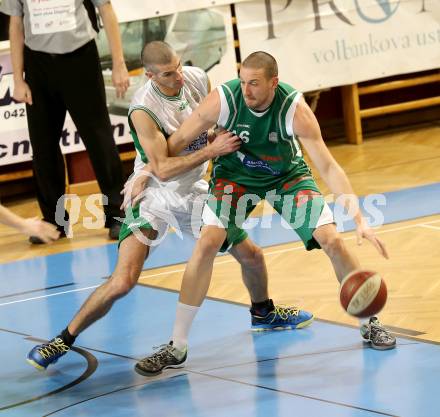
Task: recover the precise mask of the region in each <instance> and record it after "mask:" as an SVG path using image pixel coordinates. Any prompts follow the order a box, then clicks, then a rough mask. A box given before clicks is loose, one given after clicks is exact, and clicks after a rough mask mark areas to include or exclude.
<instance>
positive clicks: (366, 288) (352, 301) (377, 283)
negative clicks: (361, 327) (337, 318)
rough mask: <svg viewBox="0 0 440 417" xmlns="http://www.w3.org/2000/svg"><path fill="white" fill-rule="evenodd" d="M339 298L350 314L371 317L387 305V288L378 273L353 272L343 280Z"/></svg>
mask: <svg viewBox="0 0 440 417" xmlns="http://www.w3.org/2000/svg"><path fill="white" fill-rule="evenodd" d="M339 298H340V300H341V304H342V307H344V309H345V310H346V311H347V313H348V314H350V315H352V316H355V317H370V316H374V315H375V314H377V313H379V311H380V310H382V308H383V306H384V305H385V302H386V301H387V287H386V285H385V281H384V280H383V279H382V278H381V276H380V275H379V274H378V273H377V272H373V271H353V272H351V273H349V274H348V275H347V276H346V277H345V278H344V279H343V280H342V282H341V289H340V292H339Z"/></svg>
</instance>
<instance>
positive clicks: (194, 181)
mask: <svg viewBox="0 0 440 417" xmlns="http://www.w3.org/2000/svg"><path fill="white" fill-rule="evenodd" d="M142 61H143V64H144V67H145V69H146V75H147V77H148V78H149V80H148V81H147V83H146V84H145V85H144V86H143V87H141V88H140V89H139V90H138V91H137V92H136V94H135V96H134V98H133V100H132V103H131V106H130V109H129V124H130V128H131V133H132V136H133V140H134V143H135V147H136V151H137V157H136V161H135V169H134V171H135V173H134V179H133V180H132V181H131V182H130V184H135V186H139V184H141V186H142V187H143V186H144V185H145V178H148V187H147V188H146V190H145V192H143V193H142V198H141V199H140V201H139V203H138V204H129V205H128V207H127V208H126V218H125V221H124V224H123V226H122V228H121V233H120V236H119V242H120V246H119V257H118V263H117V265H116V268H115V271H114V272H113V274H112V276H111V277H110V279H109V280H108V281H106V282H105V283H104V284H102V285H101V286H100V287H98V288H97V289H96V290H95V291H94V292H93V293H92V294H91V295H90V296H89V298H88V299H87V300H86V302H85V303H84V304H83V306H82V307H81V309H80V310H79V312H78V313H77V314H76V315H75V317H74V318H73V320H72V321H71V322H70V323H69V325H68V326H67V327H66V328H65V329H64V330H63V331H62V332H61V333H60V334H59V335H58V336H56V337H55V338H53V339H52V340H51V341H50V342H48V343H44V344H42V345H37V346H35V347H34V348H33V349H32V350H31V351H30V352H29V354H28V357H27V360H28V362H29V363H31V364H32V365H33V366H35V367H36V368H38V369H46V368H47V366H48V365H50V364H52V363H54V362H56V361H57V360H58V359H59V358H60V357H61V356H63V355H64V354H65V353H67V352H68V351H69V350H70V347H71V346H72V344H73V343H74V341H75V338H76V337H77V336H78V335H79V334H80V333H81V332H82V331H83V330H85V329H86V328H87V327H88V326H90V325H91V324H92V323H94V322H95V321H97V320H98V319H100V318H101V317H103V316H104V315H105V314H106V313H107V312H108V311H109V310H110V308H111V307H112V305H113V303H114V302H115V301H116V300H118V299H119V298H121V297H123V296H124V295H126V294H127V293H128V292H129V291H130V290H131V289H132V288H133V287H134V286H135V285H136V283H137V281H138V279H139V276H140V273H141V270H142V266H143V264H144V261H145V259H146V258H147V256H148V255H149V253H150V251H151V250H152V249H153V248H155V247H156V246H157V245H158V244H159V243H160V242H161V241H162V239H163V237H164V236H165V235H166V233H167V231H168V228H169V226H170V225H171V226H173V227H174V228H175V229H176V231H177V232H178V233H180V232H184V233H187V234H190V235H191V236H194V237H197V234H198V232H199V230H200V228H201V212H202V208H203V205H204V202H205V197H204V195H206V194H207V192H208V184H207V183H206V181H204V180H203V176H204V175H205V173H206V168H207V163H208V162H207V161H208V160H209V159H212V158H214V157H217V156H221V155H225V154H228V153H231V152H234V151H236V150H237V149H238V148H239V146H240V143H241V141H240V140H239V138H237V137H236V136H232V135H231V134H223V135H220V136H218V137H217V138H216V139H215V140H214V141H213V143H212V144H210V145H208V146H207V137H208V134H207V132H203V133H202V134H201V135H200V136H199V137H198V138H197V139H196V140H195V141H194V142H192V143H191V144H190V145H189V146H188V148H187V149H185V150H184V151H183V152H182V153H181V155H180V156H177V157H168V148H167V142H166V139H167V137H168V136H170V135H171V134H172V133H174V132H175V131H176V130H177V129H178V128H179V126H180V124H182V123H183V121H184V120H185V119H187V118H188V117H189V116H190V115H191V113H192V111H193V110H194V109H195V108H196V107H197V106H198V104H199V103H200V102H201V101H202V99H203V98H204V97H205V96H206V95H207V94H208V93H209V81H208V78H207V75H206V74H205V73H204V71H202V70H201V69H199V68H192V67H183V68H182V66H181V64H180V59H179V57H178V56H177V55H176V53H175V52H174V51H173V50H172V49H171V47H170V46H169V45H167V44H166V43H164V42H158V41H156V42H151V43H149V44H147V45H146V46H145V48H144V50H143V52H142ZM150 173H152V175H151V176H150V175H149V174H150ZM142 174H145V175H142ZM137 180H139V181H137ZM129 192H130V190H129V191H128V193H129ZM222 249H223V250H226V249H229V251H230V253H231V255H232V256H234V257H235V258H236V259H237V260H238V262H239V263H240V265H241V267H242V275H243V281H244V283H245V285H246V287H247V289H248V290H249V293H250V297H251V301H252V307H251V314H252V316H253V317H258V319H259V323H260V324H259V326H260V327H261V329H264V330H270V329H273V328H285V329H292V328H301V327H305V326H307V325H309V324H310V323H311V322H312V321H313V315H312V314H311V313H308V312H305V311H303V310H299V309H297V308H295V307H280V306H274V304H273V302H272V300H271V299H269V296H268V290H267V270H266V265H265V262H264V258H263V254H262V251H261V249H260V248H259V247H258V246H256V245H255V244H254V243H252V242H251V241H250V239H249V238H248V237H247V234H246V233H245V232H244V231H243V230H241V229H238V228H236V229H234V228H232V230H231V232H230V233H229V234H228V236H227V239H226V241H225V244H224V245H223V248H222ZM182 289H183V288H182ZM196 311H197V308H196V307H193V306H189V305H185V304H180V303H179V304H178V306H177V312H176V325H175V327H174V330H173V341H172V343H170V344H169V345H167V346H166V348H165V349H164V351H163V355H168V356H169V357H170V358H171V359H173V363H168V365H170V366H169V367H171V366H178V365H180V364H181V363H183V362H184V361H185V360H186V344H187V340H186V339H185V337H186V336H184V335H187V334H188V331H187V327H189V326H190V325H191V322H192V319H193V317H194V315H195V314H196ZM173 343H174V344H175V346H176V348H175V347H174V346H173ZM150 365H154V364H150ZM161 370H162V367H159V368H158V369H157V373H159V372H160V371H161ZM137 371H138V372H139V371H140V373H142V370H138V369H137ZM154 371H155V369H153V370H152V369H151V366H150V367H149V369H148V375H151V372H154Z"/></svg>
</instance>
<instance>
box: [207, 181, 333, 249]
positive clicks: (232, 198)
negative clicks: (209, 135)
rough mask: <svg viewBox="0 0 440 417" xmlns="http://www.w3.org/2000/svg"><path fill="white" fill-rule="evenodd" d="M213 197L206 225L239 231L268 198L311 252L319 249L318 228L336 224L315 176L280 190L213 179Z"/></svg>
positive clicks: (289, 182) (288, 183) (211, 197)
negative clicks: (250, 186)
mask: <svg viewBox="0 0 440 417" xmlns="http://www.w3.org/2000/svg"><path fill="white" fill-rule="evenodd" d="M209 191H210V197H209V198H208V201H207V203H206V207H205V210H204V211H203V222H204V224H206V225H209V224H211V225H218V226H222V227H225V228H226V229H227V230H229V229H230V228H232V229H234V228H239V229H241V228H242V226H243V222H244V221H245V220H246V219H247V218H248V216H249V215H250V213H251V212H252V210H253V209H254V208H255V206H256V205H257V204H258V203H259V202H260V201H261V200H263V199H265V200H266V201H267V202H268V203H269V204H271V205H272V207H273V208H274V209H275V210H276V211H277V212H278V213H279V214H280V215H281V217H282V218H283V219H284V220H285V221H286V222H287V223H288V224H289V226H290V227H291V228H292V229H293V230H294V231H295V232H296V233H297V234H298V236H299V237H300V238H301V240H302V241H303V243H304V246H305V247H306V249H307V250H311V249H315V248H317V249H319V248H320V246H319V243H318V242H317V241H316V240H315V239H314V237H313V232H314V231H315V229H316V227H318V226H320V225H323V224H329V223H334V220H333V215H332V213H331V210H330V208H329V207H328V205H327V203H326V202H325V200H324V197H323V195H322V194H321V192H320V191H319V188H318V186H317V185H316V183H315V181H314V180H313V178H312V177H311V176H303V177H299V178H296V179H292V180H290V181H287V182H285V183H282V184H280V185H279V186H278V187H277V188H276V189H274V190H271V191H268V190H263V189H255V188H252V189H250V188H247V187H243V186H242V185H240V184H237V183H235V182H232V181H229V180H227V179H224V178H213V179H212V180H211V183H210V190H209Z"/></svg>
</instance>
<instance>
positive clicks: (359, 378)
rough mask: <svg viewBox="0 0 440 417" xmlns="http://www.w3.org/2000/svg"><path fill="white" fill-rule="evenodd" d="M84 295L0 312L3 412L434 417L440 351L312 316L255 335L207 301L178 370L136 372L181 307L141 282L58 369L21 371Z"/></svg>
mask: <svg viewBox="0 0 440 417" xmlns="http://www.w3.org/2000/svg"><path fill="white" fill-rule="evenodd" d="M93 282H94V283H96V284H99V282H100V281H99V280H96V279H95V280H94V281H92V282H89V284H93ZM90 291H92V290H91V289H89V290H84V291H77V292H69V293H65V294H60V295H56V296H53V297H49V298H45V299H34V300H29V301H26V302H21V303H15V304H8V305H3V306H1V307H0V308H1V309H2V314H1V316H0V328H1V330H0V337H1V341H2V343H1V344H0V354H1V357H2V358H4V361H3V363H2V378H1V381H0V412H2V413H4V415H7V416H20V417H22V416H45V415H57V416H96V415H111V416H161V415H166V416H184V417H186V416H188V417H189V416H191V417H192V416H200V417H201V416H209V417H211V416H219V417H220V416H222V417H225V416H231V415H232V416H243V417H246V416H257V417H258V416H262V417H263V416H267V415H271V416H293V415H307V416H338V417H339V416H378V415H379V416H380V415H385V416H388V415H393V416H417V417H422V416H423V417H428V416H432V417H437V416H438V410H440V398H439V396H438V385H437V377H438V375H439V372H440V346H437V345H434V344H428V343H423V342H418V341H414V340H410V339H404V338H402V339H399V340H398V343H399V344H398V348H397V349H395V350H393V351H386V352H378V351H374V350H371V349H369V348H366V347H364V346H363V344H362V342H361V339H360V336H359V333H358V330H357V329H352V328H349V327H345V326H340V325H336V324H329V323H324V322H319V321H317V322H315V323H314V324H313V325H312V326H311V327H309V328H306V329H302V330H297V331H284V332H271V333H263V334H259V333H258V334H255V333H252V332H251V331H250V330H249V328H250V317H249V313H248V311H247V308H245V307H243V306H239V305H234V304H229V303H224V302H218V301H212V300H208V301H206V302H205V304H204V305H203V308H202V310H201V312H200V314H199V316H198V317H197V319H196V321H195V324H194V327H193V331H192V334H191V339H190V346H191V348H190V350H189V360H188V361H187V364H186V367H185V368H184V369H181V370H170V371H167V373H166V374H164V375H162V376H160V377H156V378H154V379H148V378H144V377H141V376H139V375H137V374H136V373H135V372H134V371H133V366H134V364H135V361H136V359H139V358H141V357H142V356H144V355H145V354H146V353H148V352H149V351H150V349H151V346H153V345H158V344H160V343H164V342H166V341H167V340H168V338H169V335H170V332H171V326H172V322H173V319H174V312H175V304H176V301H177V294H175V293H172V292H168V291H164V290H158V289H152V288H147V287H141V286H138V287H136V288H135V289H134V291H133V292H132V293H130V294H129V295H128V296H127V297H126V298H124V299H122V300H121V301H120V302H119V303H117V304H116V305H115V307H114V308H113V309H112V311H111V312H110V313H109V314H108V315H107V316H106V317H105V318H104V319H102V320H101V321H99V322H97V323H96V324H95V325H93V327H92V328H90V329H88V330H87V331H85V332H84V333H83V334H82V335H81V336H80V337H79V338H78V339H77V343H76V346H77V348H76V350H75V351H73V352H69V353H68V354H67V355H66V356H65V357H63V358H61V359H60V361H59V362H58V363H57V364H55V365H53V366H51V367H50V368H48V370H47V371H45V372H39V371H37V370H35V369H34V368H32V367H31V366H29V365H28V364H27V362H26V361H25V357H26V354H27V352H28V351H29V350H30V348H31V347H32V346H33V345H34V344H35V343H36V342H37V341H38V340H37V339H48V338H50V337H52V336H53V335H54V334H56V333H57V332H58V331H59V330H60V329H62V328H63V327H64V326H65V325H66V323H67V322H68V321H69V320H70V318H71V317H72V315H73V314H74V312H75V311H76V310H77V309H78V308H79V306H80V305H81V303H82V302H83V301H84V300H85V298H86V297H87V296H88V294H89V293H90Z"/></svg>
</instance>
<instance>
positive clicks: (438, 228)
mask: <svg viewBox="0 0 440 417" xmlns="http://www.w3.org/2000/svg"><path fill="white" fill-rule="evenodd" d="M420 227H425V228H426V229H434V230H440V227H439V226H431V225H430V224H421V225H420Z"/></svg>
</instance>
